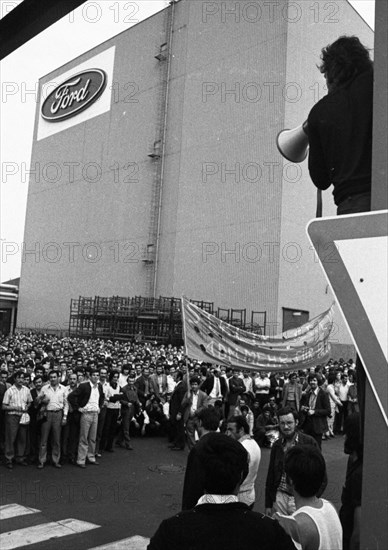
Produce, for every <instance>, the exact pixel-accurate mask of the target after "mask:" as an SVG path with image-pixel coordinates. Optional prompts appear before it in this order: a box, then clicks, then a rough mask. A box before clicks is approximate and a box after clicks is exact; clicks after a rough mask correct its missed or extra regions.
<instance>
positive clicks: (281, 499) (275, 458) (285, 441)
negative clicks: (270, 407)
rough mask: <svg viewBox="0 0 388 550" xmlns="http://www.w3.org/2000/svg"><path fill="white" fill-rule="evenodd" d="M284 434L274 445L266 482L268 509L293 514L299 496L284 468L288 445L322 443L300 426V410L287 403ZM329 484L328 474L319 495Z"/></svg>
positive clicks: (281, 419)
mask: <svg viewBox="0 0 388 550" xmlns="http://www.w3.org/2000/svg"><path fill="white" fill-rule="evenodd" d="M278 418H279V431H280V437H279V439H278V440H277V441H275V443H274V444H273V447H272V449H271V456H270V459H269V466H268V473H267V480H266V484H265V513H266V514H267V515H268V516H271V515H272V514H273V512H280V513H281V514H286V515H291V514H293V513H294V512H295V510H296V508H295V499H294V496H293V493H292V488H291V487H290V486H289V485H288V483H287V477H286V472H285V469H284V457H285V454H286V452H287V451H288V449H290V448H291V447H294V446H295V445H313V446H315V447H316V448H319V447H318V444H317V442H316V441H315V439H314V438H313V437H311V436H309V435H306V434H303V433H301V432H299V431H298V430H297V426H298V414H297V412H296V411H295V410H294V409H292V408H290V407H284V408H283V409H280V410H279V411H278ZM326 485H327V476H325V479H324V481H323V483H322V486H321V488H320V490H319V491H318V493H317V496H318V497H320V496H321V495H322V493H323V491H324V490H325V488H326Z"/></svg>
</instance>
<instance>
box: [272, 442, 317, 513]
mask: <svg viewBox="0 0 388 550" xmlns="http://www.w3.org/2000/svg"><path fill="white" fill-rule="evenodd" d="M297 435H298V442H297V443H296V445H314V447H316V448H317V449H319V447H318V444H317V442H316V441H315V439H314V438H313V437H311V436H309V435H306V434H304V433H301V432H297ZM282 441H283V438H282V437H280V438H279V439H277V440H276V441H275V443H274V444H273V446H272V449H271V456H270V459H269V466H268V473H267V480H266V482H265V507H266V508H272V506H273V504H274V502H275V500H276V491H277V489H278V487H279V484H280V480H281V478H282V474H283V469H284V450H283V445H282ZM326 485H327V477H326V476H325V479H324V482H323V484H322V486H321V488H320V490H319V493H318V495H317V496H321V495H322V493H323V491H324V490H325V488H326Z"/></svg>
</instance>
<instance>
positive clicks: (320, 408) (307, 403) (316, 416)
mask: <svg viewBox="0 0 388 550" xmlns="http://www.w3.org/2000/svg"><path fill="white" fill-rule="evenodd" d="M307 380H308V383H309V386H310V389H309V391H307V392H306V393H304V394H303V395H302V397H301V401H300V410H301V421H300V427H301V429H302V430H303V432H304V433H305V434H307V435H311V436H312V437H313V438H314V439H315V441H316V442H317V443H318V447H319V448H321V445H322V435H323V434H324V433H326V432H327V431H328V429H329V426H328V424H327V419H328V417H329V416H330V415H331V408H330V398H329V395H328V393H327V392H326V391H325V390H323V389H322V388H320V387H319V385H320V384H322V378H321V377H320V376H319V375H317V374H315V373H311V374H309V376H308V378H307Z"/></svg>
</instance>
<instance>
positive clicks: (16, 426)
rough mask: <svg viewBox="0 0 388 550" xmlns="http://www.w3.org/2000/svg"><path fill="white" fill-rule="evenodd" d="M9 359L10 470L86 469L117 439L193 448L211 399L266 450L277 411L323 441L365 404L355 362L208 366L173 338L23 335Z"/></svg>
mask: <svg viewBox="0 0 388 550" xmlns="http://www.w3.org/2000/svg"><path fill="white" fill-rule="evenodd" d="M0 363H1V364H0V400H1V405H2V407H1V408H2V410H1V419H0V422H1V434H2V435H1V439H0V450H1V451H0V452H1V453H2V454H3V456H4V459H5V465H6V466H7V467H8V468H10V469H11V468H12V467H13V465H14V464H15V463H16V464H37V466H38V467H40V468H41V467H43V466H44V465H45V464H46V463H47V462H48V460H49V461H50V462H51V463H52V464H53V465H54V466H56V467H60V466H61V465H62V464H64V463H66V462H69V463H73V464H76V465H79V466H83V467H84V466H85V464H86V463H97V459H98V458H99V457H100V456H101V454H102V453H106V452H113V451H114V448H115V446H121V447H124V448H126V449H128V450H133V446H132V438H133V436H137V435H139V436H147V435H150V436H152V435H165V436H166V437H167V438H168V440H169V442H170V444H171V449H172V450H177V451H178V450H183V449H184V448H185V446H186V445H187V446H188V448H189V449H191V448H192V447H193V446H194V444H195V442H196V440H197V439H198V427H197V414H198V412H199V411H201V410H202V409H203V408H205V407H208V406H212V407H214V408H215V409H216V411H217V412H218V414H219V429H220V430H221V431H223V432H225V431H226V425H227V420H228V418H231V417H232V416H236V415H241V416H243V417H244V418H245V419H246V421H247V423H248V426H249V435H250V436H251V437H252V438H253V439H254V440H255V441H256V442H257V443H258V444H259V446H260V447H272V446H273V444H274V442H275V441H276V440H277V439H278V437H279V428H280V426H279V418H278V409H279V408H280V407H289V408H291V409H292V410H293V411H295V412H296V413H297V417H298V422H299V426H300V427H301V428H302V430H303V432H304V433H305V434H308V435H311V436H312V437H313V438H314V439H315V440H316V442H317V444H318V446H319V447H321V445H322V440H325V439H327V438H330V437H335V435H336V434H341V433H342V432H343V426H344V421H345V420H346V418H347V416H348V414H349V413H352V412H355V411H357V410H358V404H357V383H356V369H355V365H354V362H353V361H352V360H349V361H348V362H345V361H343V360H342V359H340V360H339V361H338V362H337V361H333V360H330V361H329V362H328V363H327V364H326V365H318V366H316V367H315V368H311V369H309V371H299V372H289V373H279V372H276V373H271V374H269V373H266V372H259V373H257V372H251V371H248V370H246V371H240V370H235V369H231V368H225V367H223V366H219V365H211V364H203V363H199V362H197V361H195V360H192V359H190V358H188V357H186V356H185V354H184V349H183V347H173V346H171V345H157V344H156V343H139V342H118V341H117V342H113V341H103V340H99V339H90V340H81V339H76V338H57V337H55V336H48V335H41V334H27V335H24V334H17V335H15V336H13V337H12V338H4V339H3V340H2V341H1V355H0ZM48 451H49V453H48Z"/></svg>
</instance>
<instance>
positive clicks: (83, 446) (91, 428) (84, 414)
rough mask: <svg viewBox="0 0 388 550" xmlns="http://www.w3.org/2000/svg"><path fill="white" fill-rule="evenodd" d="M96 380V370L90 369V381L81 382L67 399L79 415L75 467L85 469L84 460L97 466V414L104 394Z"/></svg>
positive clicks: (97, 377) (97, 374)
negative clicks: (78, 435)
mask: <svg viewBox="0 0 388 550" xmlns="http://www.w3.org/2000/svg"><path fill="white" fill-rule="evenodd" d="M98 380H99V373H98V370H95V369H92V370H91V371H90V380H88V381H87V382H82V383H81V384H80V385H79V386H78V388H76V389H75V390H74V391H72V392H71V393H69V395H68V397H67V399H68V401H69V403H70V405H71V406H72V407H73V409H74V410H78V412H80V413H81V421H80V437H79V444H78V457H77V465H78V466H79V467H80V468H85V462H86V459H88V462H89V463H90V464H98V462H96V435H97V424H98V413H99V412H100V409H101V407H102V405H103V404H104V392H103V391H102V386H101V384H100V383H99V381H98Z"/></svg>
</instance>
